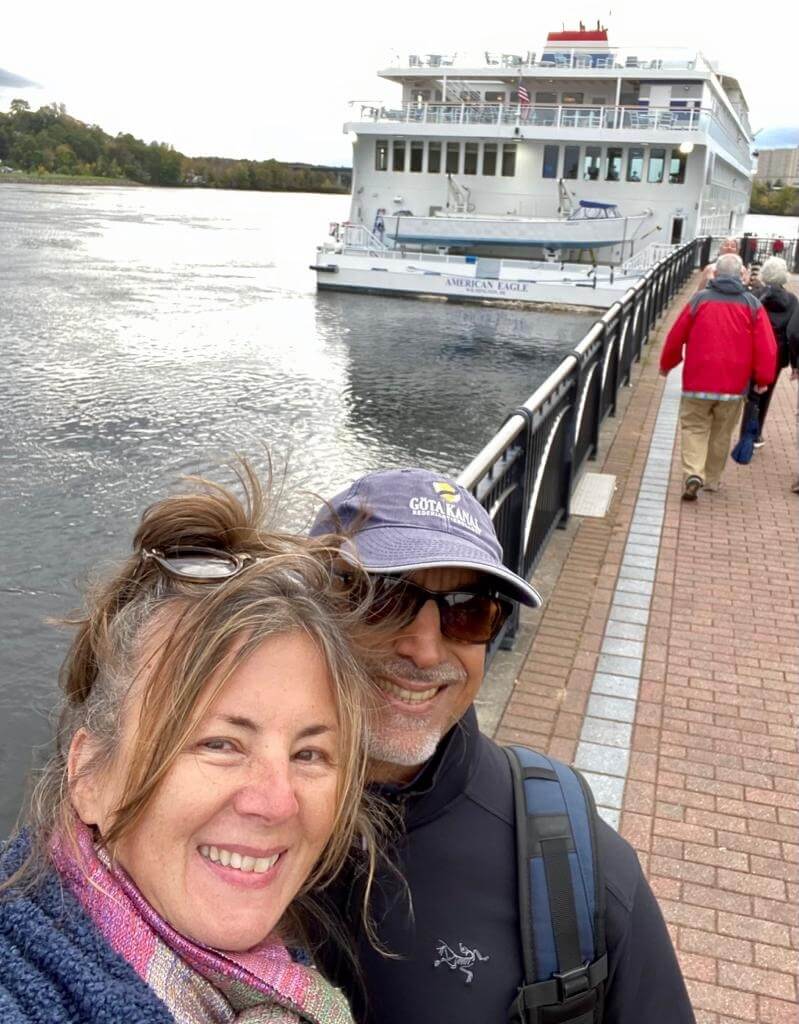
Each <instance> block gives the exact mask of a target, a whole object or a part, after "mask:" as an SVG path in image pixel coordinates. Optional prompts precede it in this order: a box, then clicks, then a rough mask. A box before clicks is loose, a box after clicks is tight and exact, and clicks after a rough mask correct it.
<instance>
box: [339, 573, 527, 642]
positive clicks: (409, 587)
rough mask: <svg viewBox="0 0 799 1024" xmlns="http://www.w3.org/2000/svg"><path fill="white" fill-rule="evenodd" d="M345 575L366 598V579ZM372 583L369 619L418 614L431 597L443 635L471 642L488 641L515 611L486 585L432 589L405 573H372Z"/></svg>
mask: <svg viewBox="0 0 799 1024" xmlns="http://www.w3.org/2000/svg"><path fill="white" fill-rule="evenodd" d="M342 578H343V579H344V580H345V581H346V582H347V583H348V584H349V585H350V586H351V587H352V591H351V592H352V596H353V598H354V599H355V600H363V599H364V598H365V597H366V596H367V594H366V583H365V581H364V582H362V583H361V582H360V581H359V580H358V579H357V578H355V577H353V576H348V575H346V574H344V575H342ZM369 579H370V581H371V584H372V592H371V600H370V603H369V610H368V612H367V620H368V621H370V622H381V621H383V620H384V619H388V618H390V617H396V618H398V619H407V620H411V619H414V618H416V616H417V615H418V614H419V612H420V611H421V610H422V608H423V606H424V605H425V604H427V602H428V601H434V602H435V604H436V607H437V608H438V615H439V620H440V628H441V634H442V636H445V637H447V638H449V639H450V640H460V641H461V642H462V643H467V644H485V643H488V642H489V641H490V640H493V639H494V637H495V636H496V635H497V634H498V633H499V631H500V629H501V628H502V625H503V623H504V622H505V620H506V619H507V618H508V616H509V615H510V613H511V612H512V611H513V604H512V602H511V601H509V600H508V599H506V598H504V597H499V596H498V595H497V594H496V593H494V592H493V591H492V590H490V588H488V587H486V586H485V585H482V586H475V587H468V586H466V587H460V588H458V589H457V590H428V589H427V587H422V586H420V585H419V584H418V583H412V582H411V581H410V580H408V579H405V578H404V577H401V576H381V575H379V574H377V573H369Z"/></svg>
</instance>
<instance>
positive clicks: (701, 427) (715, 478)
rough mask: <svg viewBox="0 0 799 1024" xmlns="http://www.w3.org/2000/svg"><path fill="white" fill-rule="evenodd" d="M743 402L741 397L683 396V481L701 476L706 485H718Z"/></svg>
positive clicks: (681, 403)
mask: <svg viewBox="0 0 799 1024" xmlns="http://www.w3.org/2000/svg"><path fill="white" fill-rule="evenodd" d="M742 405H743V399H742V398H735V399H732V400H730V401H726V402H722V401H719V400H717V399H715V398H687V397H686V396H685V395H683V398H682V401H681V402H680V425H681V427H682V471H683V483H685V481H686V480H687V479H688V477H689V476H698V477H699V478H700V480H701V481H702V483H703V484H705V485H706V486H709V487H718V485H719V481H720V480H721V474H722V472H723V471H724V465H725V463H726V461H727V456H728V455H729V454H730V447H731V443H732V435H733V431H734V430H735V424H736V423H737V422H738V417H739V416H740V414H741V406H742Z"/></svg>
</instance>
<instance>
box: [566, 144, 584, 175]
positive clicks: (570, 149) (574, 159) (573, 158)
mask: <svg viewBox="0 0 799 1024" xmlns="http://www.w3.org/2000/svg"><path fill="white" fill-rule="evenodd" d="M579 173H580V147H579V146H564V148H563V177H564V178H571V179H575V178H576V177H577V175H578V174H579Z"/></svg>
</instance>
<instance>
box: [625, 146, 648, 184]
mask: <svg viewBox="0 0 799 1024" xmlns="http://www.w3.org/2000/svg"><path fill="white" fill-rule="evenodd" d="M643 176H644V151H643V149H639V148H638V147H635V148H632V147H631V148H630V150H629V152H628V153H627V181H641V179H642V178H643Z"/></svg>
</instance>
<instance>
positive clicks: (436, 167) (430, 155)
mask: <svg viewBox="0 0 799 1024" xmlns="http://www.w3.org/2000/svg"><path fill="white" fill-rule="evenodd" d="M427 170H428V172H429V173H430V174H440V173H441V143H440V142H430V143H428V146H427Z"/></svg>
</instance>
